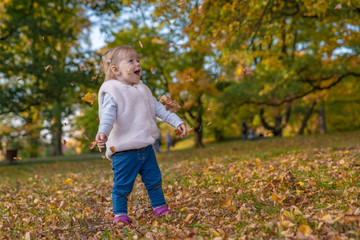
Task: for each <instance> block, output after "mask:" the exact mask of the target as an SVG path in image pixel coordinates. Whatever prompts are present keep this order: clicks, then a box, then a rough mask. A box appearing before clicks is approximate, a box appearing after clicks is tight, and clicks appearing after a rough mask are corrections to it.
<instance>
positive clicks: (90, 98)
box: [81, 93, 96, 105]
mask: <svg viewBox="0 0 360 240" xmlns="http://www.w3.org/2000/svg"><path fill="white" fill-rule="evenodd" d="M81 99H82V100H84V101H86V102H89V103H90V104H91V105H93V104H94V102H95V100H96V93H87V94H85V96H83V97H82V98H81Z"/></svg>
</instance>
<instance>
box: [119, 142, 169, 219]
mask: <svg viewBox="0 0 360 240" xmlns="http://www.w3.org/2000/svg"><path fill="white" fill-rule="evenodd" d="M112 165H113V168H112V169H113V170H114V186H113V189H112V201H113V212H114V214H122V213H127V201H128V196H129V195H130V193H131V191H132V189H133V186H134V182H135V179H136V177H137V175H138V173H139V174H140V175H141V180H142V181H143V182H144V184H145V188H146V190H147V192H148V195H149V198H150V201H151V206H152V207H153V208H156V207H160V206H163V205H165V198H164V193H163V190H162V187H161V184H162V179H161V172H160V169H159V166H158V164H157V161H156V157H155V153H154V150H153V147H152V145H149V146H147V147H145V148H141V149H138V150H130V151H123V152H118V153H115V154H114V155H113V156H112Z"/></svg>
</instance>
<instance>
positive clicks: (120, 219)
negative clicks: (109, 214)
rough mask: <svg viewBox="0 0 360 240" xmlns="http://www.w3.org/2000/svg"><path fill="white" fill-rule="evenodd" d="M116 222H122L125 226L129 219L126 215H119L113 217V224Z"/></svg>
mask: <svg viewBox="0 0 360 240" xmlns="http://www.w3.org/2000/svg"><path fill="white" fill-rule="evenodd" d="M117 221H120V222H123V223H125V224H127V225H129V224H130V219H129V217H128V215H126V214H124V215H120V216H115V217H114V223H116V222H117Z"/></svg>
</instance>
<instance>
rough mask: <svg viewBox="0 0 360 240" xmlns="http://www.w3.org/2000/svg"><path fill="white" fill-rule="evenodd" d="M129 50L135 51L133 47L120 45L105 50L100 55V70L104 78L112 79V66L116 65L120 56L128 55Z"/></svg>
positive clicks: (120, 58)
mask: <svg viewBox="0 0 360 240" xmlns="http://www.w3.org/2000/svg"><path fill="white" fill-rule="evenodd" d="M130 52H136V51H135V49H134V48H133V47H130V46H127V45H120V46H117V47H114V48H110V49H109V50H107V51H106V52H105V53H104V55H103V56H102V59H101V62H100V68H101V71H102V72H103V73H104V74H105V80H104V81H107V80H110V79H113V78H114V77H113V73H112V71H111V67H112V66H114V65H115V66H117V65H118V64H119V63H120V61H121V60H122V57H124V56H126V55H128V54H129V53H130Z"/></svg>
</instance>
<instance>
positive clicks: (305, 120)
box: [299, 101, 316, 135]
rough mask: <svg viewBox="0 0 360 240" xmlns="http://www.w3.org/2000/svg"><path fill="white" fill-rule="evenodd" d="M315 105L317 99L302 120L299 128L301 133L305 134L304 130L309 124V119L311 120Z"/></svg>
mask: <svg viewBox="0 0 360 240" xmlns="http://www.w3.org/2000/svg"><path fill="white" fill-rule="evenodd" d="M315 105H316V101H314V102H313V103H312V104H311V106H310V108H309V109H308V111H307V112H306V114H305V116H304V119H303V120H302V122H301V127H300V130H299V135H304V130H305V128H306V125H307V122H308V120H309V118H310V116H311V114H312V112H313V110H314V107H315Z"/></svg>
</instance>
